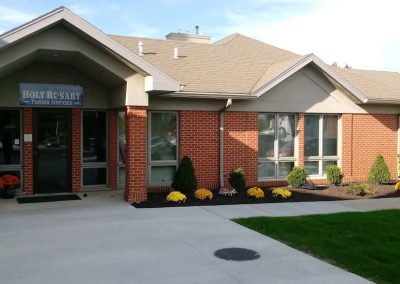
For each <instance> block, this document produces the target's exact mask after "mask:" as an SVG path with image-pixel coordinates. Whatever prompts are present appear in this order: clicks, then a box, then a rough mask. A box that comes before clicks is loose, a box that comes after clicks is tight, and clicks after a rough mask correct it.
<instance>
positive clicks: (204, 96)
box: [160, 91, 257, 100]
mask: <svg viewBox="0 0 400 284" xmlns="http://www.w3.org/2000/svg"><path fill="white" fill-rule="evenodd" d="M160 96H163V97H168V98H198V99H223V100H229V99H232V98H234V99H235V100H238V99H240V100H248V99H253V100H255V99H257V97H256V96H254V95H246V94H230V93H199V92H182V91H178V92H174V93H168V94H163V95H160Z"/></svg>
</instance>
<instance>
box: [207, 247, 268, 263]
mask: <svg viewBox="0 0 400 284" xmlns="http://www.w3.org/2000/svg"><path fill="white" fill-rule="evenodd" d="M214 255H215V256H216V257H218V258H222V259H225V260H233V261H245V260H254V259H257V258H260V256H261V255H260V254H259V253H258V252H256V251H254V250H251V249H245V248H223V249H219V250H216V251H215V252H214Z"/></svg>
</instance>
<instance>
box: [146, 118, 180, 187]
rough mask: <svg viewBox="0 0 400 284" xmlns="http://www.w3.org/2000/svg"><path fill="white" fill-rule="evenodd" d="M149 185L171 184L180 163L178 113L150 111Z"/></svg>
mask: <svg viewBox="0 0 400 284" xmlns="http://www.w3.org/2000/svg"><path fill="white" fill-rule="evenodd" d="M148 129H149V139H148V147H149V149H148V160H149V163H148V172H149V174H148V183H149V185H168V184H171V182H172V179H173V177H174V174H175V171H176V167H177V165H178V113H177V112H161V111H157V112H150V115H149V127H148Z"/></svg>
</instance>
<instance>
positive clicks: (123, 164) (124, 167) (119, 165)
mask: <svg viewBox="0 0 400 284" xmlns="http://www.w3.org/2000/svg"><path fill="white" fill-rule="evenodd" d="M121 112H123V113H125V141H126V109H121V110H118V112H117V153H118V154H117V186H118V187H122V186H125V184H126V178H125V183H120V169H122V168H123V169H126V166H125V163H124V162H122V161H121V160H120V151H119V135H120V132H119V114H120V113H121ZM125 147H126V143H125ZM125 177H126V172H125Z"/></svg>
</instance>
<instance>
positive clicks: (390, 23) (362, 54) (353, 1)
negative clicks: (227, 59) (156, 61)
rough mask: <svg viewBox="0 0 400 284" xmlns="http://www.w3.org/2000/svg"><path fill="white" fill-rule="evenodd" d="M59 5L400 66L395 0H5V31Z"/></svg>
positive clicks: (140, 26)
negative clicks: (197, 28) (243, 36)
mask: <svg viewBox="0 0 400 284" xmlns="http://www.w3.org/2000/svg"><path fill="white" fill-rule="evenodd" d="M59 6H66V7H67V8H69V9H71V10H72V11H73V12H75V13H77V14H78V15H79V16H81V17H83V18H84V19H86V20H87V21H89V22H90V23H92V24H93V25H95V26H97V27H98V28H99V29H101V30H102V31H104V32H105V33H108V34H122V35H136V36H144V37H151V38H164V36H165V35H166V34H167V33H169V32H173V31H175V32H176V31H181V32H186V31H188V32H194V26H196V25H199V26H200V32H202V33H203V34H207V35H210V36H211V37H212V40H213V41H214V40H218V39H221V38H223V37H225V36H228V35H229V34H232V33H234V32H239V33H242V34H244V35H247V36H250V37H253V38H256V39H258V40H261V41H264V42H267V43H269V44H272V45H276V46H278V47H281V48H284V49H288V50H291V51H293V52H297V53H299V54H308V53H315V54H316V55H317V56H319V57H321V58H322V59H323V60H324V61H325V62H326V63H328V64H331V63H333V62H337V63H338V64H339V65H344V64H349V65H351V66H352V67H353V68H360V69H379V70H390V71H400V56H399V55H398V54H399V50H400V29H399V27H400V17H399V16H398V13H399V12H398V11H400V1H396V0H380V1H372V0H371V1H369V0H364V1H362V0H347V1H346V0H320V1H317V0H247V1H243V0H242V1H237V0H230V1H223V0H220V1H218V0H214V1H209V0H203V1H193V0H186V1H184V0H158V1H155V0H154V1H143V0H142V1H123V0H119V1H105V0H98V1H86V0H80V1H75V0H70V1H26V0H19V1H2V0H0V32H5V31H7V30H9V29H11V28H13V27H15V26H17V25H19V24H22V23H24V22H26V21H28V20H30V19H32V18H34V17H37V16H39V15H41V14H44V13H46V12H48V11H50V10H52V9H54V8H57V7H59Z"/></svg>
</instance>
